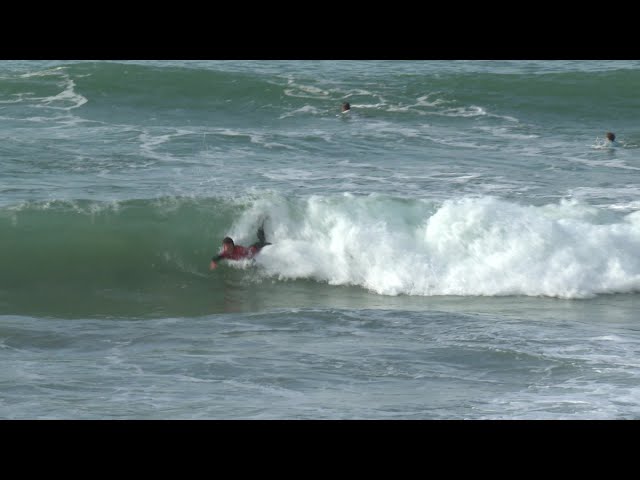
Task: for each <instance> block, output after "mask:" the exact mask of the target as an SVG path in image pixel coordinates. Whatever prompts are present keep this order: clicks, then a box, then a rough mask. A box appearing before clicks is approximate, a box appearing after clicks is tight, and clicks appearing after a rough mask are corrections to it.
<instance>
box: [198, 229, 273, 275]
mask: <svg viewBox="0 0 640 480" xmlns="http://www.w3.org/2000/svg"><path fill="white" fill-rule="evenodd" d="M263 226H264V225H263ZM263 226H261V227H260V228H258V241H257V242H256V243H254V244H253V245H251V246H250V247H248V248H247V247H243V246H242V245H236V244H235V243H233V240H232V239H231V237H225V238H224V240H222V253H220V254H219V255H217V256H215V257H213V258H212V259H211V263H210V264H209V270H213V269H214V268H216V267H217V266H218V263H217V262H219V261H220V260H224V259H227V260H242V259H244V258H253V257H254V256H255V255H256V254H257V253H258V252H259V251H260V250H261V249H262V247H264V246H265V245H271V244H270V243H269V242H267V241H266V239H265V236H264V229H263Z"/></svg>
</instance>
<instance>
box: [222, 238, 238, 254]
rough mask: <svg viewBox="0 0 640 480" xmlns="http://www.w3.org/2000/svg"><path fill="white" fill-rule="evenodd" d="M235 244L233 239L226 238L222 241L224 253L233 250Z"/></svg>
mask: <svg viewBox="0 0 640 480" xmlns="http://www.w3.org/2000/svg"><path fill="white" fill-rule="evenodd" d="M234 246H235V244H234V243H233V239H232V238H231V237H224V240H222V251H223V252H226V251H228V250H233V247H234Z"/></svg>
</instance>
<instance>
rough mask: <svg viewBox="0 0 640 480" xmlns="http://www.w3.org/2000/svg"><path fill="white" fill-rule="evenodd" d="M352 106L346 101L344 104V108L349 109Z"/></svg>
mask: <svg viewBox="0 0 640 480" xmlns="http://www.w3.org/2000/svg"><path fill="white" fill-rule="evenodd" d="M350 108H351V105H349V102H344V103H343V104H342V110H343V111H344V110H349V109H350Z"/></svg>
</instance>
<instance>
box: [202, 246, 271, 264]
mask: <svg viewBox="0 0 640 480" xmlns="http://www.w3.org/2000/svg"><path fill="white" fill-rule="evenodd" d="M259 251H260V249H259V248H258V247H256V246H255V245H251V246H250V247H249V248H247V247H243V246H242V245H234V246H233V250H232V251H231V252H222V253H221V254H220V255H218V256H217V257H214V258H213V259H212V260H213V261H214V262H217V261H218V260H222V259H223V258H226V259H227V260H242V259H243V258H253V256H254V255H255V254H256V253H258V252H259Z"/></svg>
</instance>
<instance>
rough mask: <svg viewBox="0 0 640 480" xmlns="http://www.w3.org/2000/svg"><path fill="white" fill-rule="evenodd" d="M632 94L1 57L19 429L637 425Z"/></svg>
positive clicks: (555, 70) (12, 371)
mask: <svg viewBox="0 0 640 480" xmlns="http://www.w3.org/2000/svg"><path fill="white" fill-rule="evenodd" d="M638 85H640V62H638V61H511V62H504V61H118V62H116V61H24V62H21V61H4V62H0V136H1V140H2V141H1V142H0V158H1V159H2V161H1V162H0V265H1V266H2V268H1V269H0V358H1V359H2V363H3V365H4V368H3V371H2V373H0V417H1V418H125V419H130V418H180V419H182V418H220V419H240V418H287V419H288V418H293V419H303V418H318V419H320V418H328V419H338V418H356V419H358V418H367V419H387V418H411V419H415V418H419V419H442V418H446V419H488V418H637V417H638V416H639V415H640V390H638V386H637V385H638V378H639V375H640V364H639V363H638V361H637V360H636V357H637V356H638V353H640V335H639V333H638V330H639V328H638V315H637V314H636V311H637V308H636V307H637V302H638V292H640V257H639V256H638V252H640V213H639V212H640V197H639V194H640V187H639V186H638V185H639V184H638V179H639V178H640V172H639V170H640V158H639V156H638V153H639V152H640V150H639V149H638V146H640V124H639V123H638V120H637V112H638V109H639V108H640V97H638V95H637V87H638ZM343 102H349V103H350V105H351V110H350V111H349V112H347V113H342V112H341V104H342V103H343ZM607 131H610V132H615V134H616V140H615V142H613V143H610V142H608V141H606V139H605V133H606V132H607ZM262 222H264V229H265V233H266V236H267V240H268V241H269V242H271V243H272V245H269V246H267V247H265V248H264V249H263V250H262V251H261V253H260V254H259V255H258V256H257V257H255V258H254V259H252V260H243V261H239V262H221V263H220V266H219V267H218V269H216V270H214V271H210V270H209V261H210V259H211V257H212V256H214V255H217V253H218V251H219V249H220V245H221V240H222V238H223V237H225V236H231V237H232V238H233V239H234V240H235V241H236V243H238V244H242V245H249V244H251V243H253V242H255V241H256V229H257V227H258V226H259V225H260V224H261V223H262Z"/></svg>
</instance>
